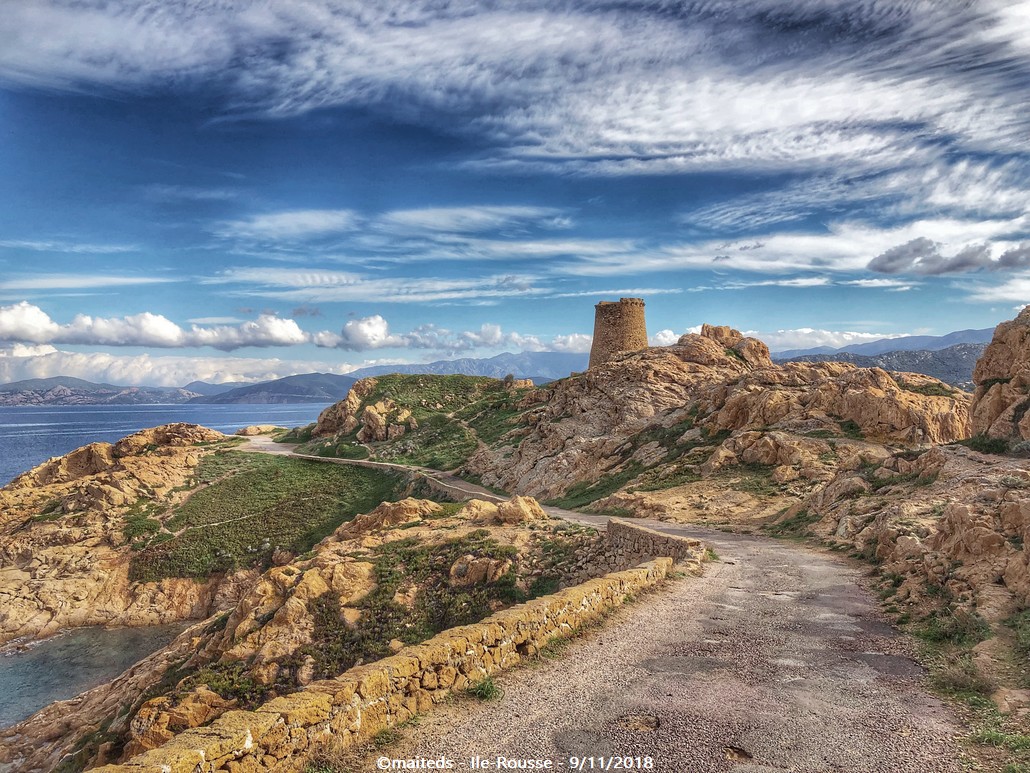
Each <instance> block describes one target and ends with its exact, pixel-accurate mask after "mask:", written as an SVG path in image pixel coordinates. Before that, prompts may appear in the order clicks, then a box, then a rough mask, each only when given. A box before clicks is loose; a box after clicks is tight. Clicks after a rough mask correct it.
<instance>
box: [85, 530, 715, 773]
mask: <svg viewBox="0 0 1030 773" xmlns="http://www.w3.org/2000/svg"><path fill="white" fill-rule="evenodd" d="M613 526H614V527H615V530H614V532H611V531H610V534H612V535H613V536H614V542H613V543H612V544H613V545H614V546H615V547H614V548H613V550H612V555H613V556H616V557H618V556H622V557H623V558H626V557H628V556H630V555H633V554H635V553H636V552H637V551H640V550H643V549H644V546H645V545H652V546H655V547H657V548H658V551H659V554H660V553H661V551H662V550H667V551H668V552H670V553H677V554H678V555H686V553H684V552H683V551H687V550H690V549H688V548H687V547H686V546H684V545H681V544H679V540H678V538H671V539H673V540H677V542H676V543H670V544H669V545H665V544H664V543H662V542H661V540H662V539H664V535H661V534H658V533H657V532H650V531H649V530H647V529H641V528H640V527H637V526H631V525H629V524H617V523H616V522H614V521H613V522H612V523H611V524H610V525H609V530H611V529H612V527H613ZM688 542H694V541H688ZM698 545H700V543H698ZM651 555H655V554H654V553H652V554H651ZM613 560H614V559H613ZM672 565H673V560H672V558H657V559H654V560H652V561H648V562H646V563H642V564H641V565H640V566H637V567H635V568H633V569H627V570H625V571H620V572H616V573H612V574H608V575H606V576H604V577H600V578H597V579H594V580H589V581H588V582H585V583H583V584H581V585H576V586H574V587H572V588H567V589H566V590H563V591H560V592H558V593H555V594H553V595H551V596H544V597H542V598H539V599H534V600H533V601H530V602H528V603H526V604H519V605H517V606H514V607H511V608H509V609H506V610H503V611H501V612H498V613H496V614H494V615H491V616H490V617H488V618H486V619H485V620H482V621H480V622H479V623H476V624H474V625H468V626H463V627H460V628H452V629H450V630H448V631H445V632H443V633H441V634H438V635H437V636H434V637H433V638H432V639H430V640H429V641H427V642H424V643H423V644H419V645H415V646H412V647H406V648H405V649H403V650H401V651H400V652H399V653H398V654H396V655H394V656H392V657H389V658H385V659H383V660H379V661H376V662H375V663H370V664H368V665H367V666H359V667H357V668H352V669H350V670H349V671H347V672H346V673H344V674H341V675H340V676H339V677H337V678H335V679H327V680H324V681H320V682H313V683H312V684H310V685H308V686H307V687H305V688H304V689H303V690H300V691H298V692H295V693H293V694H291V695H287V696H284V697H281V698H275V699H274V700H271V701H269V702H268V703H266V704H264V705H263V706H261V707H260V708H258V709H256V710H255V711H229V712H227V713H225V714H223V715H222V716H221V717H219V718H218V719H216V720H215V721H214V722H213V723H212V724H211V725H209V726H207V727H201V728H194V729H192V730H186V731H184V732H182V733H180V734H179V735H177V736H176V737H175V738H173V739H172V740H171V741H169V742H168V743H166V744H165V745H164V746H162V747H160V748H158V749H153V750H151V751H148V752H145V753H143V754H141V755H138V756H136V757H133V758H132V759H131V760H129V761H127V762H125V763H123V764H120V765H105V766H103V767H100V768H97V769H96V770H98V771H104V773H130V772H131V773H139V771H155V772H156V771H161V772H162V773H210V772H213V771H229V773H249V772H250V771H263V770H273V771H282V772H285V771H289V770H293V769H294V768H295V767H296V764H297V756H296V755H298V754H302V753H303V752H305V751H308V750H311V749H314V748H318V747H319V746H321V745H322V744H324V743H326V742H328V741H329V740H330V739H335V740H336V741H337V742H342V743H343V745H345V746H346V745H350V744H353V743H357V742H360V741H364V740H367V739H369V738H371V737H372V736H373V735H375V734H376V733H377V732H379V731H380V730H383V729H384V728H387V727H391V726H394V725H398V724H400V723H402V722H404V721H406V720H407V719H409V718H410V717H411V716H412V715H414V714H416V713H421V712H424V711H426V710H428V709H429V708H430V707H431V706H432V705H433V704H434V703H438V702H440V701H442V700H443V699H444V698H446V697H447V695H448V694H449V693H450V692H451V691H452V690H460V689H462V688H464V687H466V686H468V685H469V684H471V683H474V682H476V681H478V680H480V679H482V678H483V677H485V676H487V675H489V674H492V673H495V672H497V671H500V670H502V669H505V668H509V667H511V666H514V665H515V664H517V663H519V662H520V661H521V660H523V659H524V658H527V657H532V656H533V655H535V654H536V653H537V652H539V650H540V648H541V647H543V646H544V645H546V644H547V642H548V641H550V640H551V639H553V638H554V637H556V636H564V635H568V634H571V633H572V632H573V631H574V630H575V629H577V628H579V627H580V626H582V625H583V624H585V623H589V622H591V621H593V620H595V619H597V618H599V617H600V616H602V615H603V614H604V613H605V612H607V611H609V610H611V609H614V608H615V607H618V606H619V605H620V604H622V603H623V602H624V601H625V600H626V597H627V596H630V595H632V594H634V593H637V592H639V591H641V590H644V589H646V588H650V587H653V586H654V585H657V584H658V583H659V582H661V581H662V580H663V579H664V578H665V576H666V575H667V574H668V572H669V570H670V568H671V567H672Z"/></svg>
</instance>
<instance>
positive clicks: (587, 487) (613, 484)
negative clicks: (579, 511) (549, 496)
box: [547, 462, 644, 510]
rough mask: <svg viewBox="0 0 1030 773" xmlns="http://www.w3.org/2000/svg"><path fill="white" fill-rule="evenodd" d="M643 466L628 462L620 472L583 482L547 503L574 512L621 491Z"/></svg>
mask: <svg viewBox="0 0 1030 773" xmlns="http://www.w3.org/2000/svg"><path fill="white" fill-rule="evenodd" d="M643 469H644V468H643V466H642V465H640V464H639V463H638V462H630V463H629V464H628V465H627V466H626V467H625V469H623V470H622V471H621V472H617V473H613V474H611V475H605V476H602V477H601V478H600V479H598V480H595V481H584V482H582V483H577V484H576V485H574V486H572V487H571V488H570V489H569V490H568V491H567V492H565V496H563V497H560V498H559V499H553V500H551V501H550V502H547V504H548V505H553V506H554V507H562V508H565V509H566V510H574V509H576V508H577V507H584V506H586V505H589V504H590V503H591V502H596V501H597V500H598V499H604V498H605V497H608V496H611V495H612V494H614V493H615V492H616V491H618V490H619V489H621V488H622V487H623V486H625V485H626V484H627V483H629V482H630V481H631V480H633V479H634V478H635V477H637V476H638V475H639V474H640V473H641V472H642V471H643Z"/></svg>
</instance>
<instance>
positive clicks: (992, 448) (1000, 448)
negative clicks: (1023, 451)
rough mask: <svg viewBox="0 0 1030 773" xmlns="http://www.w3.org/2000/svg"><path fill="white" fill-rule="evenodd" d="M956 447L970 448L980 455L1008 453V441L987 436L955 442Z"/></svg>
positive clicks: (975, 436) (976, 436) (977, 436)
mask: <svg viewBox="0 0 1030 773" xmlns="http://www.w3.org/2000/svg"><path fill="white" fill-rule="evenodd" d="M956 442H957V443H958V445H960V446H965V447H966V448H971V449H973V450H974V451H977V452H978V453H981V454H995V455H1001V454H1005V453H1008V450H1009V441H1007V440H1005V439H1004V438H993V437H987V435H973V437H971V438H966V439H965V440H959V441H956Z"/></svg>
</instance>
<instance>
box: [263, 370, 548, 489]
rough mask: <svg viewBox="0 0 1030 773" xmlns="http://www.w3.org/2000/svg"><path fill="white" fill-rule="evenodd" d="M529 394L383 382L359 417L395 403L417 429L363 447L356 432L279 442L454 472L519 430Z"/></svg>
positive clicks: (438, 379) (400, 378) (427, 381)
mask: <svg viewBox="0 0 1030 773" xmlns="http://www.w3.org/2000/svg"><path fill="white" fill-rule="evenodd" d="M527 391H528V390H526V389H512V388H506V386H505V383H504V382H503V381H499V380H497V379H492V378H483V377H479V376H432V375H398V374H395V375H390V376H379V377H377V378H376V385H375V388H374V389H373V391H372V393H371V394H369V395H368V396H367V397H366V398H365V399H364V400H363V401H362V403H361V404H360V405H359V406H358V408H357V413H356V415H358V416H360V415H361V413H362V412H363V411H364V409H365V408H366V407H367V406H369V405H375V404H376V403H380V402H383V403H387V404H391V403H392V404H393V405H395V406H396V407H397V409H398V410H405V409H406V410H408V411H410V412H411V415H412V417H414V419H415V423H416V424H417V427H416V428H414V429H413V428H411V427H410V426H407V425H406V426H405V432H404V434H403V435H401V436H399V437H396V438H393V439H390V440H385V441H381V442H367V443H364V444H362V443H359V442H358V440H357V435H358V432H359V429H357V428H355V429H354V430H353V431H352V432H350V433H348V434H346V435H343V434H340V435H337V436H335V437H332V438H319V439H315V440H312V439H311V429H313V428H304V429H303V430H292V431H291V433H289V434H288V435H286V436H283V438H281V440H283V441H284V442H300V443H303V445H302V446H301V448H300V449H299V450H300V451H301V452H302V453H309V454H316V455H318V456H328V457H336V458H345V459H366V458H369V456H370V455H371V456H374V458H376V459H378V460H381V461H387V462H395V463H398V464H413V465H421V466H425V467H431V468H434V469H437V470H453V469H456V468H457V467H460V466H461V465H462V464H463V463H464V462H465V461H467V460H468V458H469V456H471V455H472V454H473V453H474V452H475V451H476V449H477V448H478V447H479V443H480V442H482V443H487V444H494V443H497V442H498V441H500V440H501V438H503V437H504V435H505V434H507V433H508V432H510V431H511V430H513V429H516V428H517V427H518V424H519V417H520V416H521V415H522V411H521V410H520V409H519V408H518V402H519V400H521V399H522V397H523V396H524V395H525V394H526V392H527ZM386 418H387V420H388V421H389V420H390V419H391V417H390V416H387V417H386ZM402 423H404V422H402ZM405 424H406V423H405ZM370 450H371V452H372V453H371V454H370V453H369V451H370Z"/></svg>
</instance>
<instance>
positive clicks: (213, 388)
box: [183, 381, 252, 397]
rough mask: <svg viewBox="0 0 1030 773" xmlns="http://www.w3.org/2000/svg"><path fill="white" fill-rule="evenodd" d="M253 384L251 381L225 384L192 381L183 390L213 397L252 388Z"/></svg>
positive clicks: (227, 382)
mask: <svg viewBox="0 0 1030 773" xmlns="http://www.w3.org/2000/svg"><path fill="white" fill-rule="evenodd" d="M251 383H252V382H250V381H226V382H225V383H224V384H211V383H208V382H207V381H191V382H190V383H188V384H187V385H186V386H184V387H183V389H185V390H186V391H187V392H195V393H196V394H198V395H203V396H204V397H210V396H211V395H220V394H222V393H223V392H228V391H229V390H230V389H237V388H238V387H245V386H250V385H251Z"/></svg>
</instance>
